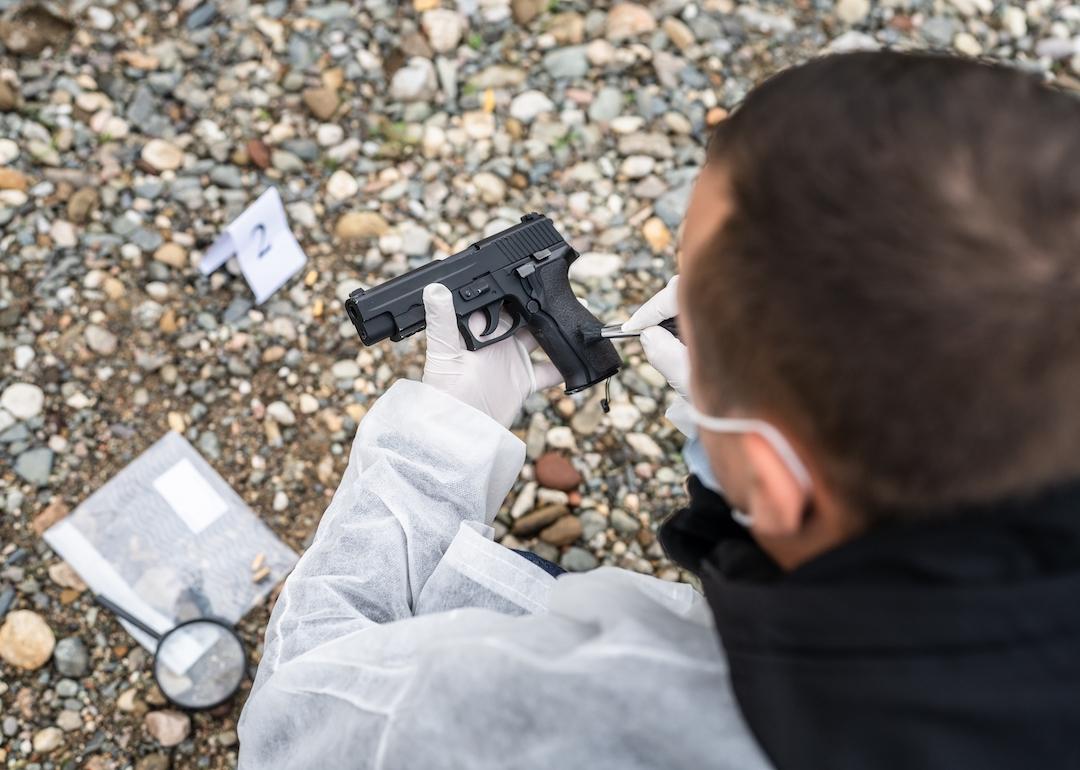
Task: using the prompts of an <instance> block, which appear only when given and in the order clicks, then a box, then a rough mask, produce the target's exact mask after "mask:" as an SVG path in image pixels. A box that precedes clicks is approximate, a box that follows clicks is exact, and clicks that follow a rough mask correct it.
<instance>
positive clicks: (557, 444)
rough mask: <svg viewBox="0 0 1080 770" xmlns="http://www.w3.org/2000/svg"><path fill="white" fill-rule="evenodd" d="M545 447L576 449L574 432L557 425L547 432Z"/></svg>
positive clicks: (567, 427) (566, 427)
mask: <svg viewBox="0 0 1080 770" xmlns="http://www.w3.org/2000/svg"><path fill="white" fill-rule="evenodd" d="M547 445H548V446H549V447H552V448H554V449H577V442H576V441H575V440H574V431H572V430H571V429H570V428H569V426H566V425H557V426H555V427H554V428H551V429H550V430H548V432H547Z"/></svg>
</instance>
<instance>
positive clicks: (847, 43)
mask: <svg viewBox="0 0 1080 770" xmlns="http://www.w3.org/2000/svg"><path fill="white" fill-rule="evenodd" d="M880 48H881V43H879V42H878V41H877V40H875V39H874V38H873V37H872V36H871V35H868V34H866V33H865V32H860V31H859V30H857V29H849V30H848V31H847V32H845V33H844V34H842V35H840V37H837V38H834V39H833V40H832V42H830V43H829V45H828V46H826V47H825V52H826V53H848V52H849V51H877V50H879V49H880Z"/></svg>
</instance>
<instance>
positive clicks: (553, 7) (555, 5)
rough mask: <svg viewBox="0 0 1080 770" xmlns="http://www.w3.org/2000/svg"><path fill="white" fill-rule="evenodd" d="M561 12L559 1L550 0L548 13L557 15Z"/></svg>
mask: <svg viewBox="0 0 1080 770" xmlns="http://www.w3.org/2000/svg"><path fill="white" fill-rule="evenodd" d="M558 10H559V0H549V2H548V11H549V12H550V13H557V12H558Z"/></svg>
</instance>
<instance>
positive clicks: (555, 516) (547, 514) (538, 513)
mask: <svg viewBox="0 0 1080 770" xmlns="http://www.w3.org/2000/svg"><path fill="white" fill-rule="evenodd" d="M568 510H569V509H567V507H566V506H565V505H559V504H558V503H556V504H554V505H545V506H543V507H542V508H537V509H536V510H535V511H533V512H532V513H526V514H525V515H524V516H522V517H521V518H520V519H518V520H517V521H515V522H514V526H513V527H512V528H511V529H510V531H511V532H513V533H514V534H515V535H517V536H518V537H531V536H532V535H535V534H536V533H537V532H539V531H540V530H542V529H543V528H544V527H547V526H549V525H550V524H553V523H554V522H556V521H558V520H559V519H560V518H562V517H563V516H565V515H566V514H567V513H568Z"/></svg>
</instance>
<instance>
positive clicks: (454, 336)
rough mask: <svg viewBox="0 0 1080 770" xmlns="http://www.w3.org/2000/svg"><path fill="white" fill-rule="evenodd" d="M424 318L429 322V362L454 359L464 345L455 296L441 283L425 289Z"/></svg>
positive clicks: (432, 284)
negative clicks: (459, 328)
mask: <svg viewBox="0 0 1080 770" xmlns="http://www.w3.org/2000/svg"><path fill="white" fill-rule="evenodd" d="M423 297H424V317H425V319H426V322H427V360H428V361H432V360H436V361H439V360H446V359H454V358H457V357H458V356H459V355H461V351H462V349H463V348H464V343H463V341H462V339H461V333H460V332H459V331H458V325H457V313H456V312H455V310H454V296H453V295H452V294H451V293H450V290H449V289H448V288H446V287H445V286H443V285H442V284H441V283H429V284H428V285H427V286H425V287H424V294H423Z"/></svg>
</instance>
